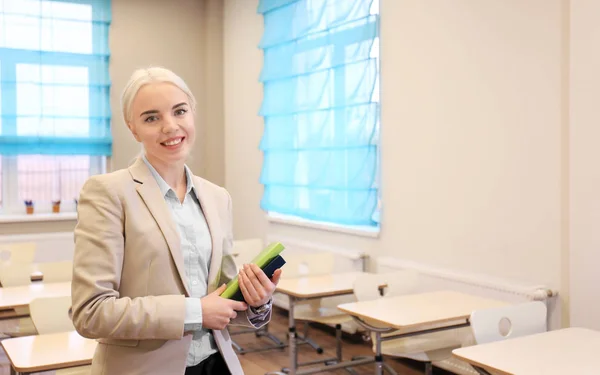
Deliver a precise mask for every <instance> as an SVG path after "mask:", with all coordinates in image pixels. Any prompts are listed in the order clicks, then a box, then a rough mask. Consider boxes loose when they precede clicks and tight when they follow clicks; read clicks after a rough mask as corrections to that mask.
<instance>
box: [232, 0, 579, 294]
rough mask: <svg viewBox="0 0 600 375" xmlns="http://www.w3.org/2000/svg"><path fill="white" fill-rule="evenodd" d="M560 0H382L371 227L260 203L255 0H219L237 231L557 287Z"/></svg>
mask: <svg viewBox="0 0 600 375" xmlns="http://www.w3.org/2000/svg"><path fill="white" fill-rule="evenodd" d="M568 4H569V2H568V1H561V0H530V1H521V0H492V1H485V2H481V1H477V0H454V1H452V2H443V1H423V0H403V1H397V0H381V6H380V9H381V14H382V16H381V61H382V63H381V100H382V103H381V106H382V113H381V115H382V119H381V126H382V129H381V139H382V143H381V153H382V163H381V164H382V186H383V190H382V194H383V212H382V220H383V224H382V229H381V233H380V236H379V238H377V239H370V238H364V237H357V236H354V235H349V234H340V233H332V232H327V231H323V230H315V229H307V228H300V227H297V226H291V225H285V224H275V223H270V222H267V221H266V220H265V216H264V213H263V212H262V211H261V210H260V209H259V207H258V204H259V201H260V197H261V194H262V186H261V185H260V184H259V174H260V167H261V154H260V152H259V151H258V144H259V141H260V137H261V133H262V130H263V127H262V119H261V118H260V117H258V116H257V111H258V109H259V106H260V101H261V95H262V88H261V85H260V84H259V83H258V81H257V79H258V75H259V72H260V68H261V64H262V55H261V53H260V51H259V50H258V49H257V47H256V46H257V45H258V42H259V40H260V37H261V34H262V27H263V26H262V18H261V16H260V15H258V14H257V13H256V5H257V2H256V1H240V0H226V1H225V20H224V22H225V24H224V30H225V31H224V46H225V55H224V64H225V65H224V74H225V81H224V82H225V132H226V133H225V134H226V135H225V143H226V154H225V164H226V179H225V183H226V187H227V188H228V189H229V191H230V192H231V193H232V196H233V199H234V207H235V208H234V226H235V235H236V236H237V237H238V238H245V237H251V236H263V237H266V236H267V235H271V236H273V235H275V236H282V237H285V238H300V239H304V240H305V241H310V242H316V243H325V244H327V245H331V246H335V247H340V248H353V249H356V248H358V249H362V250H365V251H367V252H368V253H369V254H370V255H371V256H372V257H377V256H380V255H387V256H395V257H399V258H403V259H408V260H413V261H418V262H422V263H426V264H430V265H434V266H441V267H446V268H450V269H452V270H455V271H465V272H470V273H477V274H485V275H487V276H490V277H499V278H504V279H512V280H516V281H524V282H533V283H546V284H548V285H550V286H551V287H554V288H557V289H559V290H560V292H561V295H563V296H564V297H566V296H567V295H568V266H565V263H564V262H562V259H563V258H567V259H568V241H567V240H566V239H567V235H568V232H567V229H568V227H567V220H566V219H565V217H566V215H567V214H566V209H567V208H568V199H567V198H568V196H567V195H566V193H565V192H566V187H567V186H568V175H567V170H568V169H567V168H566V165H565V162H564V161H565V160H567V159H566V158H567V156H568V155H567V154H566V153H567V148H566V147H565V145H566V142H565V132H566V131H568V117H567V116H568V108H567V107H566V105H567V104H568V101H567V99H568V98H567V97H566V96H565V94H564V93H565V90H567V88H566V86H568V85H567V79H568V65H567V64H566V62H565V61H567V60H568V59H565V58H563V57H564V56H566V55H567V53H568V27H567V26H568V20H569V19H568V14H569V12H568Z"/></svg>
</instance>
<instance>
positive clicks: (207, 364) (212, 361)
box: [185, 352, 231, 375]
mask: <svg viewBox="0 0 600 375" xmlns="http://www.w3.org/2000/svg"><path fill="white" fill-rule="evenodd" d="M209 374H210V375H212V374H218V375H221V374H223V375H229V374H231V373H230V372H229V369H228V368H227V365H226V364H225V360H224V359H223V357H222V356H221V353H219V352H216V353H215V354H213V355H211V356H210V357H208V358H206V359H205V360H204V361H202V362H200V363H198V364H197V365H196V366H192V367H186V368H185V375H209Z"/></svg>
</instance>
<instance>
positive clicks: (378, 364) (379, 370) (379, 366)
mask: <svg viewBox="0 0 600 375" xmlns="http://www.w3.org/2000/svg"><path fill="white" fill-rule="evenodd" d="M375 374H376V375H383V355H382V354H381V332H375Z"/></svg>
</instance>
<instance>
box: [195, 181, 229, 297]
mask: <svg viewBox="0 0 600 375" xmlns="http://www.w3.org/2000/svg"><path fill="white" fill-rule="evenodd" d="M194 186H195V187H196V194H197V196H198V200H199V201H200V206H201V208H202V213H203V214H204V217H205V218H206V223H207V224H208V230H209V232H210V238H211V242H212V254H211V257H210V268H209V270H208V293H211V292H212V291H214V290H215V289H217V288H218V287H219V285H217V283H218V282H219V279H220V278H221V261H222V259H223V231H222V229H221V225H220V218H219V212H218V211H217V207H216V206H215V200H214V197H212V196H210V194H209V193H208V192H207V190H208V189H205V188H204V181H203V180H202V179H201V178H199V177H196V176H194Z"/></svg>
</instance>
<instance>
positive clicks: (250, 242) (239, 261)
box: [232, 238, 264, 269]
mask: <svg viewBox="0 0 600 375" xmlns="http://www.w3.org/2000/svg"><path fill="white" fill-rule="evenodd" d="M263 249H264V242H263V240H262V239H260V238H249V239H246V240H235V241H233V250H232V252H233V254H235V255H236V256H234V258H233V259H234V261H235V264H236V266H237V267H238V269H239V267H241V266H242V265H244V264H247V263H250V262H251V261H252V259H254V257H255V256H256V255H257V254H258V253H260V252H261V251H262V250H263Z"/></svg>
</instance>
